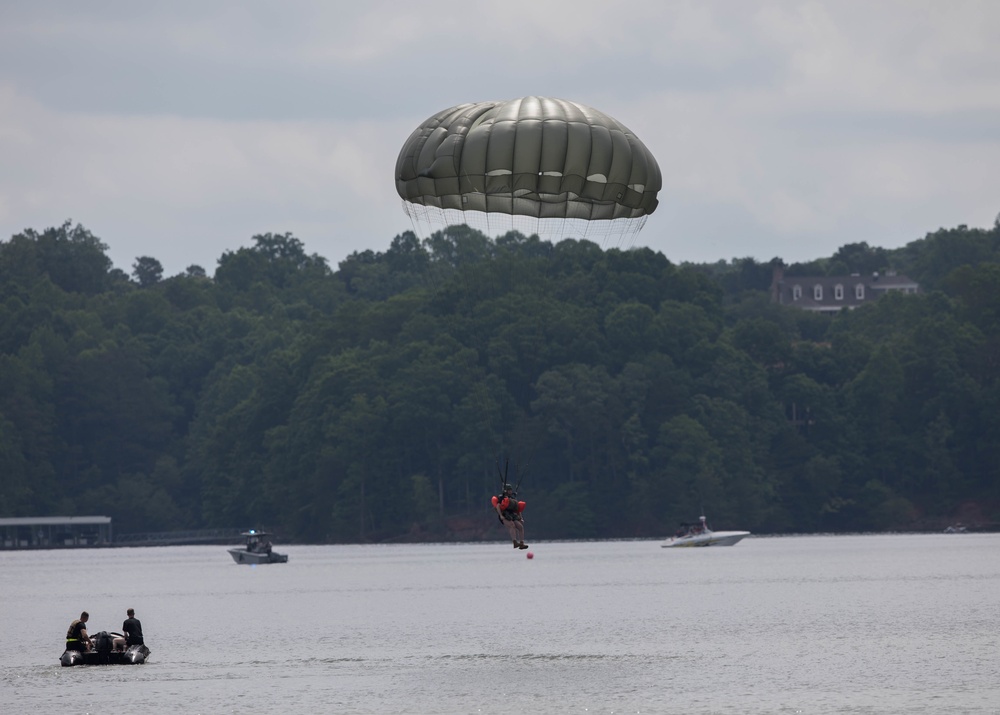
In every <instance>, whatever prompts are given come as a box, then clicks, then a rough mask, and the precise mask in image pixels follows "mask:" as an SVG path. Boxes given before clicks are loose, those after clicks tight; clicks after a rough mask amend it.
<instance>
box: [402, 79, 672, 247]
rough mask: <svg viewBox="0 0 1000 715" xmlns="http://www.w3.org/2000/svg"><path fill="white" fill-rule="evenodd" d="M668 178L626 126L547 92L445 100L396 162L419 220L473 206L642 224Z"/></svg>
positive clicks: (405, 194)
mask: <svg viewBox="0 0 1000 715" xmlns="http://www.w3.org/2000/svg"><path fill="white" fill-rule="evenodd" d="M661 186H662V177H661V175H660V168H659V166H658V165H657V163H656V159H654V158H653V155H652V154H651V153H650V152H649V150H648V149H647V148H646V147H645V145H644V144H643V143H642V142H641V141H640V140H639V138H638V137H637V136H636V135H635V134H633V133H632V132H631V131H630V130H629V129H628V128H627V127H625V126H624V125H623V124H621V123H619V122H618V121H617V120H615V119H613V118H611V117H609V116H608V115H606V114H603V113H602V112H599V111H597V110H596V109H592V108H590V107H587V106H584V105H582V104H578V103H576V102H570V101H567V100H562V99H551V98H548V97H522V98H521V99H512V100H508V101H502V102H476V103H472V104H460V105H458V106H456V107H452V108H450V109H445V110H444V111H441V112H438V113H437V114H435V115H433V116H432V117H430V118H429V119H427V121H425V122H423V123H422V124H421V125H420V126H419V127H417V129H416V130H415V131H414V132H413V133H412V134H411V135H410V137H409V139H407V140H406V143H405V144H404V145H403V148H402V150H401V151H400V152H399V158H398V159H397V161H396V190H397V191H398V192H399V195H400V197H401V198H402V199H403V205H404V209H405V210H406V211H407V213H408V214H410V216H411V218H414V219H415V214H414V212H416V213H418V214H420V216H421V217H423V216H424V213H425V211H426V210H430V211H434V210H438V211H442V212H453V211H459V212H470V211H472V212H483V213H486V214H505V215H509V216H525V217H531V218H534V219H572V220H583V221H616V220H619V219H624V220H628V221H634V220H638V221H639V227H640V228H641V224H642V223H644V222H645V217H646V216H648V215H649V214H651V213H653V211H655V210H656V205H657V199H656V194H657V192H658V191H659V190H660V188H661ZM458 216H459V217H461V216H462V215H461V214H459V215H458ZM415 222H416V219H415ZM454 222H455V223H462V222H465V221H464V219H461V218H460V220H457V221H454ZM634 230H637V229H634Z"/></svg>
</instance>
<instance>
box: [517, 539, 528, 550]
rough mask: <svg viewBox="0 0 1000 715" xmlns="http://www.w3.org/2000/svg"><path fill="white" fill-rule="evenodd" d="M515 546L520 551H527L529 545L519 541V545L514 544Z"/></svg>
mask: <svg viewBox="0 0 1000 715" xmlns="http://www.w3.org/2000/svg"><path fill="white" fill-rule="evenodd" d="M514 545H515V546H516V547H517V548H519V549H526V548H528V545H527V544H526V543H524V542H523V541H519V542H517V543H516V544H514Z"/></svg>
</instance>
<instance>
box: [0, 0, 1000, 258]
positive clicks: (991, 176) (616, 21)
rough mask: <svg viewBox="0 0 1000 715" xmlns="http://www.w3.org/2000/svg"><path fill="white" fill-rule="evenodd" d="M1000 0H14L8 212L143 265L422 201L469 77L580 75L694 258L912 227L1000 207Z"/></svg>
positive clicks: (385, 242) (379, 237)
mask: <svg viewBox="0 0 1000 715" xmlns="http://www.w3.org/2000/svg"><path fill="white" fill-rule="evenodd" d="M998 38H1000V2H996V0H982V1H976V0H940V1H939V0H924V1H921V0H901V1H898V2H896V1H891V0H885V1H881V2H880V1H878V0H864V1H861V2H852V1H850V0H829V1H828V2H792V1H787V2H782V1H773V2H772V1H767V0H741V1H737V0H731V1H725V2H723V1H717V2H712V1H710V0H708V1H706V0H690V1H668V0H650V1H648V2H647V1H645V0H630V1H629V2H627V3H624V2H623V3H613V2H607V1H606V0H603V1H601V2H594V1H592V0H570V1H568V2H563V1H561V0H559V1H556V0H525V1H523V2H522V1H521V0H507V1H505V2H496V1H495V0H494V1H492V2H479V1H477V0H467V1H466V2H462V3H456V2H454V1H453V0H451V1H449V2H439V1H438V0H420V2H375V1H372V0H366V1H365V2H333V1H326V2H296V1H294V0H284V1H283V2H246V1H241V2H212V1H206V0H198V1H197V2H188V1H184V0H172V1H171V2H135V1H134V0H127V1H123V2H99V1H90V2H78V1H76V0H63V1H62V2H59V1H54V2H46V1H44V0H31V1H26V2H22V1H20V0H4V1H3V3H2V4H0V240H7V239H9V238H10V236H11V235H13V234H15V233H18V232H20V231H21V230H23V229H25V228H34V229H37V230H42V229H44V228H46V227H49V226H55V225H59V224H61V223H62V222H63V221H64V220H66V219H72V220H73V222H74V223H77V222H78V223H82V224H83V225H84V226H86V227H87V228H88V229H90V231H91V232H93V233H94V234H95V235H97V236H98V237H100V238H101V239H102V240H103V241H104V242H105V243H107V244H108V245H109V246H110V255H111V258H112V260H113V261H114V262H115V265H116V266H118V267H119V268H123V269H125V270H126V271H127V272H130V271H131V266H132V263H133V262H134V260H135V258H136V257H137V256H153V257H155V258H157V259H159V260H160V261H161V263H163V266H164V268H165V270H166V273H167V275H173V274H175V273H178V272H180V271H182V270H183V269H184V268H185V267H187V266H188V265H191V264H199V265H201V266H203V267H204V268H205V269H206V270H208V272H209V273H210V274H211V273H212V272H213V271H214V269H215V266H216V261H217V260H218V258H219V257H220V256H221V255H222V254H223V252H225V251H227V250H236V249H238V248H239V247H240V246H246V245H250V244H251V237H252V236H253V235H254V234H258V233H266V232H269V231H270V232H281V233H283V232H285V231H290V232H292V233H293V234H294V235H295V236H297V237H298V238H299V239H300V240H302V241H303V242H304V243H305V246H306V250H307V251H308V252H309V253H318V254H319V255H321V256H323V257H325V258H326V259H327V260H328V261H329V262H330V264H331V266H333V267H334V268H336V265H337V263H338V262H339V261H340V260H342V259H343V258H344V257H346V256H347V255H349V254H350V253H351V252H353V251H358V250H364V249H369V248H370V249H372V250H376V251H384V250H386V249H387V248H388V247H389V244H390V242H391V241H392V239H393V237H394V236H396V235H397V234H399V233H401V232H403V231H406V230H409V229H411V228H412V226H411V224H410V221H409V219H408V218H407V217H406V215H405V214H404V213H403V211H402V209H401V205H400V200H399V198H398V197H397V195H396V191H395V185H394V180H393V172H394V169H395V161H396V155H397V153H398V152H399V149H400V147H401V146H402V144H403V142H404V141H405V140H406V138H407V137H408V136H409V134H410V132H411V131H412V130H413V129H414V128H415V127H416V126H417V125H418V124H419V123H420V122H422V121H423V120H424V119H426V118H427V117H428V116H430V115H432V114H434V113H436V112H437V111H439V110H441V109H445V108H447V107H450V106H453V105H456V104H460V103H464V102H472V101H482V100H501V99H511V98H515V97H521V96H527V95H543V96H552V97H559V98H564V99H571V100H574V101H577V102H580V103H583V104H587V105H590V106H592V107H594V108H596V109H599V110H601V111H603V112H604V113H605V114H609V115H611V116H613V117H615V118H616V119H618V120H619V121H620V122H622V123H623V124H625V125H626V126H628V127H629V128H631V129H632V130H633V131H634V132H635V133H636V134H637V135H638V136H639V137H640V138H641V139H642V140H643V142H644V143H645V144H646V146H647V147H649V149H650V150H651V151H652V153H653V154H654V156H656V158H657V160H658V161H659V164H660V168H661V170H662V172H663V177H664V188H663V190H662V192H661V193H660V197H659V198H660V206H659V208H658V209H657V211H656V212H655V213H654V214H653V215H652V216H651V217H650V218H649V220H648V222H647V224H646V227H645V229H644V231H643V232H642V233H641V234H640V235H639V236H638V238H637V239H636V240H635V244H636V245H647V246H650V247H651V248H653V249H655V250H657V251H661V252H663V253H664V254H665V255H666V256H667V257H668V258H670V259H671V260H672V261H675V262H680V261H685V260H689V261H699V262H701V261H715V260H718V259H729V258H734V257H743V256H753V257H755V258H757V259H759V260H763V261H766V260H769V259H771V258H772V257H775V256H780V257H782V258H784V259H785V260H786V261H796V260H808V259H811V258H817V257H821V256H826V255H830V254H831V253H833V252H834V251H835V250H836V249H837V248H838V247H839V246H841V245H843V244H845V243H852V242H857V241H867V242H868V243H869V244H872V245H877V246H883V247H886V248H895V247H898V246H902V245H904V244H906V243H908V242H910V241H912V240H914V239H917V238H921V237H923V236H924V235H925V234H927V233H928V232H930V231H934V230H936V229H937V228H939V227H954V226H957V225H959V224H967V225H969V226H982V227H988V226H992V224H993V221H994V218H995V217H996V215H997V214H998V213H1000V40H998Z"/></svg>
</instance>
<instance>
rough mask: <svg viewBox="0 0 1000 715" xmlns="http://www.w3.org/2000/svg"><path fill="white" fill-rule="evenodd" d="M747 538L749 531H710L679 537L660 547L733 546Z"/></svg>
mask: <svg viewBox="0 0 1000 715" xmlns="http://www.w3.org/2000/svg"><path fill="white" fill-rule="evenodd" d="M747 536H750V532H749V531H710V532H708V533H707V534H695V535H692V536H678V537H675V538H673V539H671V540H670V541H668V542H666V543H665V544H660V546H662V547H663V548H665V549H673V548H684V547H695V546H732V545H733V544H736V543H739V541H740V540H741V539H743V538H745V537H747Z"/></svg>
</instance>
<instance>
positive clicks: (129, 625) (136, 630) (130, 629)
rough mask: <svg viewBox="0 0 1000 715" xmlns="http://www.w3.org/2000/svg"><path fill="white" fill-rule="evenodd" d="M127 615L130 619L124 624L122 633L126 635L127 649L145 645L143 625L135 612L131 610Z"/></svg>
mask: <svg viewBox="0 0 1000 715" xmlns="http://www.w3.org/2000/svg"><path fill="white" fill-rule="evenodd" d="M125 613H127V614H128V618H126V619H125V622H124V623H122V632H124V633H125V647H126V648H129V647H131V646H134V645H145V643H143V641H142V624H141V623H139V619H138V618H136V617H135V611H134V610H133V609H131V608H130V609H128V610H127V611H126V612H125Z"/></svg>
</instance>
